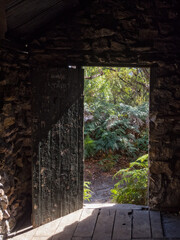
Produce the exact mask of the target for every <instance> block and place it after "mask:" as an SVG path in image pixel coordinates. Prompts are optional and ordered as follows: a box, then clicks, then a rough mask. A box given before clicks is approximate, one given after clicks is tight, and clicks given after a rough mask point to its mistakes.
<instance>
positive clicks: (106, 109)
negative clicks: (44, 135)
mask: <svg viewBox="0 0 180 240" xmlns="http://www.w3.org/2000/svg"><path fill="white" fill-rule="evenodd" d="M84 69H85V83H84V85H85V86H84V95H85V103H84V109H85V110H84V119H85V126H84V156H85V160H86V159H91V158H96V159H98V161H99V162H98V163H99V165H100V166H101V169H102V170H103V171H110V170H111V169H112V168H114V166H115V165H116V164H117V162H119V161H121V158H122V157H123V158H126V159H128V162H129V163H130V164H132V163H133V162H134V161H135V160H136V159H137V158H139V157H140V156H142V155H144V154H146V153H147V152H148V113H149V75H150V73H149V69H147V68H124V67H121V68H114V67H85V68H84ZM138 161H139V160H138ZM130 168H131V166H130ZM134 171H136V169H134ZM119 173H120V174H121V175H123V172H119ZM119 173H118V174H119ZM133 181H134V180H133ZM133 181H131V183H132V182H133ZM137 181H138V180H137ZM145 181H146V180H145ZM120 185H122V182H121V183H120V184H119V185H117V186H116V187H115V188H114V192H113V199H114V200H116V201H119V200H118V199H119V197H118V193H116V194H115V189H116V191H117V188H118V186H120ZM144 186H145V185H144ZM134 190H135V188H134ZM116 196H117V197H116ZM128 201H129V200H128Z"/></svg>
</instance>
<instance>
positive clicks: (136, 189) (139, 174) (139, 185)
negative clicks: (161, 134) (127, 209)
mask: <svg viewBox="0 0 180 240" xmlns="http://www.w3.org/2000/svg"><path fill="white" fill-rule="evenodd" d="M147 172H148V154H146V155H143V156H142V157H140V158H138V159H137V160H136V161H134V162H132V163H130V166H129V168H126V169H121V170H119V171H118V172H117V173H116V174H115V175H114V177H117V176H119V175H121V177H122V178H121V180H120V181H118V182H117V183H116V184H115V185H114V188H113V189H112V190H111V192H112V199H113V200H114V201H115V202H117V203H135V204H146V200H147V185H148V173H147Z"/></svg>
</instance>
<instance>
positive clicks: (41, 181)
mask: <svg viewBox="0 0 180 240" xmlns="http://www.w3.org/2000/svg"><path fill="white" fill-rule="evenodd" d="M82 77H83V71H82V70H81V69H66V68H60V69H59V68H58V69H55V68H53V69H43V70H42V69H37V70H34V72H33V73H32V80H33V104H32V106H33V107H32V111H33V163H32V165H33V166H32V168H33V193H32V195H33V226H34V227H37V226H40V225H42V224H45V223H47V222H49V221H52V220H54V219H56V218H59V217H61V216H64V215H66V214H68V213H70V212H73V211H76V210H77V209H80V208H81V207H82V206H83V78H82Z"/></svg>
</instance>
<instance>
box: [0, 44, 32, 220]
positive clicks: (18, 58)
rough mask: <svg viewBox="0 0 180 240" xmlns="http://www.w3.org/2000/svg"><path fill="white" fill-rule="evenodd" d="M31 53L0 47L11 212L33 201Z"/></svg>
mask: <svg viewBox="0 0 180 240" xmlns="http://www.w3.org/2000/svg"><path fill="white" fill-rule="evenodd" d="M27 59H28V54H27V53H25V52H24V53H23V52H20V51H18V50H12V49H9V48H1V49H0V136H1V137H0V175H1V176H2V182H3V184H4V187H5V193H6V195H7V196H8V199H9V206H10V209H9V210H10V215H11V216H13V217H15V218H16V219H18V218H19V217H20V216H21V215H23V214H24V212H25V211H26V209H27V207H28V205H29V206H30V204H31V188H32V186H31V185H32V184H31V155H32V152H31V151H32V146H31V145H32V144H31V82H30V78H29V65H28V64H27Z"/></svg>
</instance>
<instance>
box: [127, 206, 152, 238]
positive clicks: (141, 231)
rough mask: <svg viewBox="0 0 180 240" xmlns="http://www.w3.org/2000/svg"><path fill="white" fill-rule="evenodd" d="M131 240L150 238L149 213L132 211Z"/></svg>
mask: <svg viewBox="0 0 180 240" xmlns="http://www.w3.org/2000/svg"><path fill="white" fill-rule="evenodd" d="M132 238H151V228H150V221H149V211H147V210H134V211H133V231H132Z"/></svg>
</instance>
